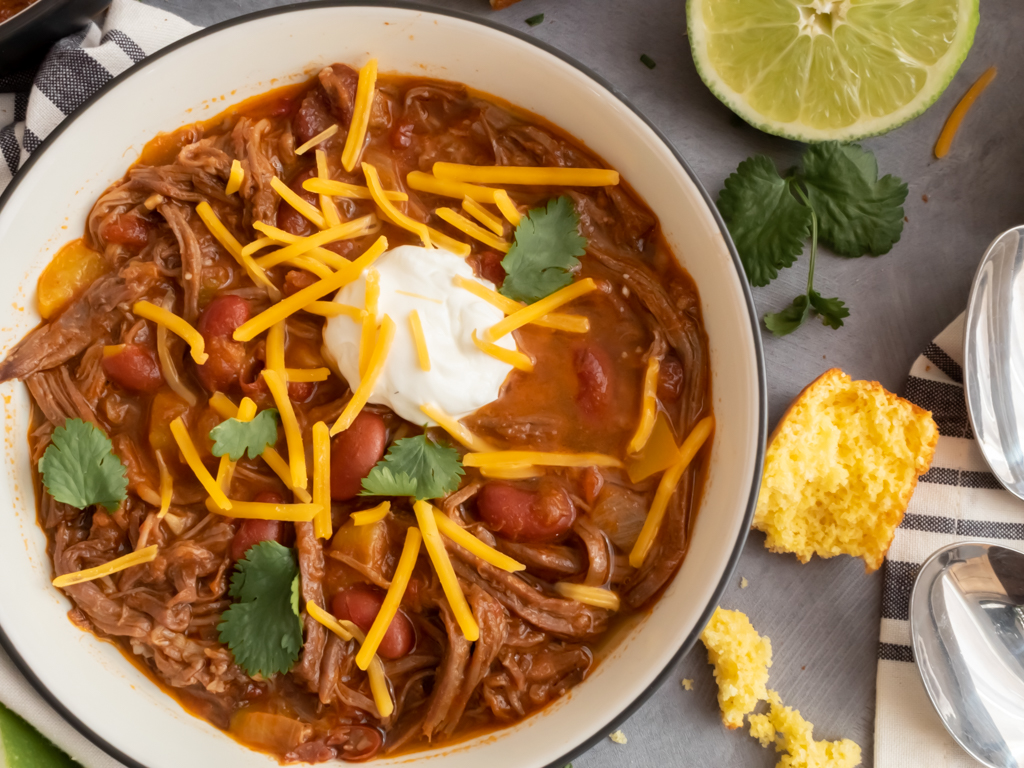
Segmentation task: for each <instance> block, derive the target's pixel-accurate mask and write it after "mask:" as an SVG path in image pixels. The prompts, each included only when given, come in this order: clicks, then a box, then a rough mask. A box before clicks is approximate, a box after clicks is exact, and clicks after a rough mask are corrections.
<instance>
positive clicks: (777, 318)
mask: <svg viewBox="0 0 1024 768" xmlns="http://www.w3.org/2000/svg"><path fill="white" fill-rule="evenodd" d="M807 311H808V302H807V294H806V293H805V294H801V295H800V296H797V297H796V298H795V299H793V303H792V304H791V305H789V306H788V307H786V308H785V309H784V310H782V311H781V312H775V313H773V314H770V315H765V316H764V324H765V325H766V326H767V327H768V330H769V331H771V332H772V333H774V334H775V335H776V336H787V335H789V334H791V333H792V332H793V331H795V330H796V329H797V328H799V327H800V326H801V325H803V322H804V320H806V319H807Z"/></svg>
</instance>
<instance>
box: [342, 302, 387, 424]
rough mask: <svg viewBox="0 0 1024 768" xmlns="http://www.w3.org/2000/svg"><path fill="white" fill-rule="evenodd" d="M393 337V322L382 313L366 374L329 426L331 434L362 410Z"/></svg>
mask: <svg viewBox="0 0 1024 768" xmlns="http://www.w3.org/2000/svg"><path fill="white" fill-rule="evenodd" d="M394 338H395V323H394V321H393V320H392V319H391V318H390V317H389V316H388V315H384V319H383V320H382V321H381V324H380V330H379V331H378V332H377V344H376V346H375V347H374V350H373V354H372V355H370V363H369V365H368V366H367V368H366V376H364V377H363V378H362V381H360V382H359V386H358V387H356V391H355V392H353V393H352V399H351V400H349V401H348V403H347V404H346V405H345V410H343V411H342V412H341V415H340V416H339V417H338V420H337V421H336V422H334V426H333V427H331V435H336V434H338V433H339V432H344V431H345V430H346V429H348V428H349V427H350V426H352V422H353V421H355V418H356V416H358V415H359V412H360V411H361V410H363V406H364V405H366V402H367V401H368V400H369V399H370V393H371V392H373V388H374V386H376V384H377V379H378V378H380V373H381V371H382V370H384V361H385V360H386V359H387V357H388V352H390V351H391V342H392V341H394Z"/></svg>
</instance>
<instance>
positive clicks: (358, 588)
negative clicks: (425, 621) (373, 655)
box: [331, 584, 416, 659]
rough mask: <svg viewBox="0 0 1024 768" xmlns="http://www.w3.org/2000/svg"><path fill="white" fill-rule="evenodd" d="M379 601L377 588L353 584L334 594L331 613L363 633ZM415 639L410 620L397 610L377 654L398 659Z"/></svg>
mask: <svg viewBox="0 0 1024 768" xmlns="http://www.w3.org/2000/svg"><path fill="white" fill-rule="evenodd" d="M383 603H384V596H383V595H382V594H380V592H379V591H378V590H377V589H375V588H373V587H370V586H368V585H365V584H356V585H354V586H351V587H348V588H347V589H343V590H341V591H340V592H338V593H337V594H335V595H334V599H333V600H332V601H331V612H332V613H333V614H334V615H335V616H337V617H338V618H339V619H345V620H347V621H351V622H352V623H353V624H355V625H356V626H357V627H359V628H360V629H361V630H363V632H369V631H370V627H372V626H373V621H374V619H376V618H377V614H378V613H380V607H381V605H383ZM415 641H416V632H415V630H414V629H413V627H412V622H411V621H409V619H408V617H407V616H406V615H405V614H404V613H402V611H401V610H399V611H398V613H396V614H395V618H393V619H392V620H391V624H390V625H388V629H387V632H385V633H384V637H383V639H382V640H381V641H380V646H379V647H378V648H377V653H379V654H380V655H381V657H383V658H385V659H400V658H401V657H402V656H405V654H407V653H408V652H409V651H411V650H412V647H413V644H414V643H415Z"/></svg>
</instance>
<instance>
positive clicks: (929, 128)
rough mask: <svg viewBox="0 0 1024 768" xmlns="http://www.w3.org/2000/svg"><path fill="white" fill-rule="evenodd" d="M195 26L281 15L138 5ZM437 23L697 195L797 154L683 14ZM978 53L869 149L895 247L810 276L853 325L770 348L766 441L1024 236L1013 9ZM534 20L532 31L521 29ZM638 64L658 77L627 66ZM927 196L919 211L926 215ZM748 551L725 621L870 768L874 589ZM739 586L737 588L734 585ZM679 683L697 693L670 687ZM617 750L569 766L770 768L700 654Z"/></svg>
mask: <svg viewBox="0 0 1024 768" xmlns="http://www.w3.org/2000/svg"><path fill="white" fill-rule="evenodd" d="M146 1H147V2H149V3H151V4H153V5H159V6H161V7H164V8H166V9H168V10H171V11H173V12H175V13H178V14H180V15H182V16H184V17H186V18H188V19H189V20H191V21H193V22H195V23H197V24H204V25H205V24H210V23H213V22H216V21H221V20H224V19H228V18H231V17H234V16H238V15H240V14H243V13H247V12H250V11H254V10H259V9H262V8H266V7H270V6H274V5H281V4H284V3H280V2H275V0H217V1H216V2H213V1H212V0H146ZM427 5H434V6H436V7H439V8H449V9H455V10H460V11H465V12H469V13H474V14H477V15H479V16H481V17H482V18H487V19H489V20H492V21H496V22H498V23H500V24H504V25H507V26H508V27H510V28H512V29H517V30H520V31H525V32H528V33H529V34H531V35H534V36H536V37H537V38H538V39H540V40H544V41H546V42H548V43H551V44H553V45H555V46H557V47H558V48H560V49H561V50H563V51H565V52H566V53H568V54H569V55H571V56H573V57H575V58H576V59H578V60H579V61H580V62H582V63H583V64H585V65H587V66H589V67H591V68H593V69H594V70H596V71H597V72H598V73H600V74H601V75H603V76H604V77H605V78H607V79H608V80H610V81H611V82H612V83H613V84H614V85H615V86H616V87H617V88H619V89H620V90H621V91H622V92H623V93H625V94H626V95H627V96H628V97H629V98H630V99H631V100H632V101H633V102H634V104H636V105H637V107H639V109H640V110H642V111H643V112H644V113H645V114H646V115H647V116H648V117H649V118H650V119H651V120H653V121H654V122H655V123H656V124H657V125H658V126H659V127H660V128H661V129H662V130H663V131H664V132H665V133H666V134H667V135H668V136H669V138H670V139H671V140H672V141H673V142H674V144H675V145H676V147H678V149H679V150H680V151H681V152H682V154H683V156H684V157H685V158H686V159H687V160H688V161H689V163H690V164H691V165H692V166H693V168H694V169H695V171H696V172H697V175H698V176H699V177H700V179H701V181H702V182H703V183H704V185H705V186H706V187H707V188H708V190H709V191H711V193H712V195H717V192H718V190H719V189H721V186H722V181H723V180H724V179H725V177H726V176H728V175H729V173H731V172H732V170H733V169H734V168H735V167H736V166H737V164H738V163H739V162H740V161H742V160H743V159H744V158H746V157H747V156H748V155H751V154H755V153H766V154H768V155H770V156H771V157H773V158H774V159H775V160H776V162H777V164H778V165H779V167H780V168H783V169H784V168H786V167H787V166H789V165H791V164H792V163H793V162H794V161H795V160H796V159H797V157H798V156H799V154H800V149H801V148H800V145H798V144H795V143H792V142H788V141H785V140H782V139H777V138H774V137H772V136H768V135H766V134H762V133H760V132H758V131H757V130H755V129H753V128H750V127H749V126H746V125H745V124H743V123H742V122H741V121H739V120H737V119H736V118H734V117H733V116H732V114H731V113H730V112H729V110H728V109H726V108H725V107H724V106H722V105H721V104H720V103H719V102H718V101H717V100H716V99H715V97H714V96H713V95H712V94H711V93H710V92H709V91H708V90H707V89H706V88H705V87H704V85H703V83H702V82H701V80H700V78H699V77H698V76H697V72H696V70H695V69H694V66H693V61H692V59H691V57H690V50H689V45H688V42H687V39H686V18H685V7H684V2H683V0H629V1H627V0H523V1H522V2H520V3H519V4H517V5H514V6H512V7H511V8H508V9H506V10H503V11H500V12H492V11H491V10H490V9H489V7H488V4H487V2H486V0H437V1H436V2H432V3H431V2H428V3H427ZM981 5H982V7H981V13H982V19H981V24H980V26H979V28H978V34H977V38H976V41H975V44H974V48H973V50H972V51H971V53H970V55H969V57H968V58H967V61H966V62H965V63H964V65H963V67H962V69H961V71H960V73H959V74H958V75H957V76H956V78H955V79H954V80H953V82H952V84H951V86H950V87H949V89H948V90H947V92H946V93H945V94H944V95H943V96H942V97H941V98H940V99H939V100H938V102H937V103H936V104H935V105H934V106H933V107H932V108H931V109H930V110H929V111H928V112H927V113H925V114H924V115H923V116H921V117H919V118H918V119H916V120H914V121H912V122H910V123H909V124H907V125H905V126H903V127H901V128H899V129H897V130H895V131H893V132H891V133H890V134H888V135H886V136H882V137H878V138H874V139H870V140H868V141H866V142H865V145H866V146H868V147H869V148H870V149H871V150H872V151H874V152H875V154H876V155H877V157H878V162H879V167H880V168H881V170H882V173H894V174H896V175H898V176H900V177H902V178H903V179H904V180H905V181H907V182H908V183H909V185H910V195H909V197H908V200H907V204H906V215H907V218H908V222H907V224H906V227H905V229H904V233H903V238H902V240H901V241H900V242H899V243H898V244H897V245H896V247H895V248H894V249H893V251H892V252H891V253H889V254H888V255H886V256H882V257H880V258H877V259H873V258H869V257H865V258H862V259H852V260H848V259H841V258H836V257H833V256H830V255H827V254H825V255H823V256H822V257H821V258H820V259H819V260H818V266H817V269H816V275H815V287H816V288H817V290H818V291H819V292H820V293H821V294H822V295H825V296H839V297H841V298H842V299H844V300H845V301H846V302H847V304H848V305H849V307H850V310H851V316H850V318H849V319H848V320H847V323H846V326H845V327H844V328H842V329H841V330H839V331H833V330H831V329H829V328H825V327H824V326H822V325H821V324H820V323H817V322H815V323H814V324H812V325H809V326H807V327H804V328H801V329H800V330H799V331H797V332H796V333H794V334H793V335H791V336H789V337H787V338H785V339H775V338H772V337H771V335H770V334H768V335H767V336H766V337H765V353H766V357H767V367H768V397H769V403H770V408H771V412H770V416H769V424H770V426H771V425H774V423H775V421H776V420H777V419H778V418H779V416H780V415H781V414H782V412H783V410H784V409H785V407H786V405H787V404H788V403H789V401H790V400H791V399H792V398H793V397H794V396H795V395H796V394H797V393H798V392H799V391H800V389H801V388H802V387H803V386H804V385H805V384H807V383H808V382H809V381H810V380H811V379H813V378H814V377H815V376H817V375H818V374H819V373H821V371H822V370H824V369H825V368H827V367H829V366H839V367H841V368H843V369H844V370H846V371H847V372H848V373H850V374H851V375H853V376H855V377H857V378H869V379H877V380H878V381H880V382H882V384H884V385H885V386H886V387H888V388H890V389H892V390H895V391H897V392H898V391H900V390H901V388H902V386H903V383H904V381H905V379H906V376H907V372H908V371H909V369H910V366H911V363H912V362H913V360H914V358H915V357H916V356H917V355H918V354H919V353H920V352H921V350H923V349H924V347H925V346H926V345H927V343H928V342H929V341H930V340H931V339H932V338H933V337H934V336H935V335H936V334H938V332H939V331H941V330H942V329H943V328H944V327H945V326H946V325H947V324H948V323H949V322H950V321H951V320H952V319H953V318H954V317H956V315H957V314H959V313H960V312H961V311H962V310H963V308H964V306H965V304H966V300H967V293H968V290H969V287H970V281H971V278H972V276H973V273H974V269H975V266H976V265H977V263H978V260H979V259H980V258H981V254H982V253H983V251H984V249H985V246H986V245H987V244H988V243H989V241H990V240H992V238H993V237H994V236H995V235H996V234H997V233H999V232H1001V231H1002V230H1004V229H1007V228H1009V227H1011V226H1014V225H1017V224H1021V223H1024V195H1022V194H1021V192H1020V185H1019V181H1018V179H1019V177H1020V176H1021V174H1022V173H1024V134H1022V132H1021V129H1020V124H1021V121H1022V118H1024V88H1022V86H1021V80H1022V78H1024V48H1022V47H1021V44H1020V40H1021V39H1024V10H1022V8H1021V7H1020V3H1019V0H982V3H981ZM541 12H543V13H544V14H545V21H544V23H543V24H541V25H540V26H537V27H534V28H530V27H528V26H527V25H526V24H525V23H524V20H525V19H526V18H528V17H530V16H533V15H534V14H537V13H541ZM643 53H646V54H647V55H649V56H650V57H651V58H653V59H654V60H655V61H656V62H657V67H656V68H655V69H653V70H649V69H647V68H646V67H645V66H644V65H643V64H641V63H640V61H639V57H640V55H641V54H643ZM993 64H995V65H998V67H999V76H998V78H997V79H996V81H995V82H994V83H993V85H992V86H991V87H990V88H989V90H988V91H987V92H986V93H985V94H984V97H983V98H982V99H981V100H980V102H979V103H978V104H977V105H976V106H975V108H974V110H973V111H972V112H971V113H970V115H969V117H968V119H967V121H966V122H965V124H964V126H963V128H962V130H961V132H960V134H959V136H958V137H957V140H956V142H955V144H954V146H953V151H952V152H951V153H950V155H949V156H948V157H947V158H945V159H944V160H941V161H938V160H936V159H935V158H934V157H933V155H932V151H931V150H932V146H933V144H934V142H935V139H936V137H937V136H938V133H939V131H940V129H941V128H942V124H943V122H944V121H945V119H946V116H947V115H948V114H949V112H950V110H951V109H952V108H953V105H954V104H955V103H956V102H957V100H958V99H959V98H960V96H961V95H962V94H963V93H964V91H965V90H966V89H967V88H968V86H969V85H970V84H971V83H972V82H973V81H974V80H975V79H976V78H977V77H978V76H979V75H980V74H981V73H982V72H983V71H984V70H985V69H987V68H988V67H989V66H990V65H993ZM924 196H927V202H925V200H924V199H923V198H924ZM806 269H807V263H806V259H804V260H802V261H801V262H799V263H798V264H797V265H796V266H794V267H793V268H791V269H788V270H785V271H784V273H783V274H782V276H781V277H780V278H779V279H778V280H777V281H775V283H773V284H772V285H771V286H769V287H767V288H758V289H755V290H754V297H755V299H756V301H757V305H758V309H759V310H760V312H761V313H762V314H764V313H765V312H769V311H777V310H778V309H781V308H783V307H784V306H786V305H788V304H789V302H790V301H791V300H792V298H793V297H794V296H796V295H797V294H798V293H800V292H801V291H802V290H803V285H804V284H805V281H806ZM763 544H764V540H763V537H762V536H761V535H760V534H757V533H754V534H752V535H751V537H750V539H749V541H748V543H747V546H746V550H745V552H744V554H743V559H742V560H741V562H740V565H739V570H738V572H737V578H736V582H737V583H735V584H734V585H733V586H732V588H730V590H729V591H728V592H727V594H726V595H725V597H724V598H723V601H722V602H723V605H725V606H726V607H730V608H738V609H741V610H743V611H745V612H747V614H748V615H749V616H750V617H751V619H752V621H753V622H754V625H755V626H756V627H757V628H758V629H759V630H760V631H761V632H762V633H764V634H767V635H769V636H770V637H771V639H772V644H773V647H774V649H775V665H774V666H773V668H772V676H771V686H772V687H773V688H776V689H777V690H778V691H779V692H780V693H781V694H782V696H783V699H784V700H785V701H786V702H787V703H788V704H790V705H793V706H795V707H797V708H798V709H800V710H801V711H802V712H803V714H804V715H805V716H806V717H807V718H808V719H809V720H810V721H811V722H813V723H814V724H815V725H816V729H815V736H816V737H817V738H819V739H820V738H830V739H831V738H838V737H849V738H852V739H854V740H855V741H857V743H859V744H860V745H861V746H862V747H863V748H864V753H865V760H864V765H865V766H871V765H872V764H873V760H872V752H873V731H874V713H875V668H876V664H875V656H876V647H877V643H878V623H879V615H880V608H881V590H882V579H881V574H880V573H876V574H874V575H871V576H867V575H865V573H864V569H863V567H862V566H861V564H860V561H856V562H853V561H851V560H849V559H848V558H842V559H834V560H829V561H820V560H819V561H815V562H812V563H810V564H808V565H800V564H799V563H797V562H796V561H795V560H794V559H793V558H791V557H784V556H780V555H772V554H769V553H768V552H767V551H766V550H765V549H764V546H763ZM740 576H743V577H745V578H747V579H748V580H749V587H748V588H747V589H744V590H741V589H740V588H739V584H738V581H739V577H740ZM684 677H685V678H692V679H693V681H694V687H693V690H692V691H684V690H683V689H682V687H681V686H680V684H679V682H680V680H681V679H682V678H684ZM623 731H624V732H625V734H626V736H627V738H628V740H629V741H628V744H626V745H618V744H614V743H612V742H611V741H608V740H606V741H604V742H602V743H600V744H599V745H598V746H596V747H595V748H594V749H592V750H591V751H590V752H589V753H587V754H586V755H584V756H582V757H580V758H578V759H576V760H575V761H574V765H575V766H576V768H612V767H613V766H614V767H616V768H618V767H620V766H651V767H652V768H653V767H655V766H693V767H694V768H705V767H708V768H710V767H712V766H715V767H718V766H744V767H746V766H751V767H752V768H761V766H764V767H765V768H767V766H771V765H774V764H775V760H776V758H775V755H774V753H773V752H771V751H770V750H765V749H762V748H761V747H760V746H759V745H758V744H757V742H756V741H754V740H753V739H751V738H750V737H749V736H747V735H746V734H744V733H741V732H729V731H726V730H725V729H724V728H723V727H722V725H721V724H720V722H719V720H718V713H717V709H716V705H715V685H714V680H713V679H712V677H711V672H710V667H709V666H708V664H707V657H706V654H705V652H704V649H703V647H702V646H700V645H698V646H697V647H696V648H695V649H694V650H693V651H691V652H690V653H689V654H688V655H687V657H686V658H685V659H683V661H682V662H681V663H680V664H679V666H678V669H676V670H675V673H674V674H673V675H672V676H671V677H670V678H669V682H667V683H666V684H665V685H664V686H663V687H662V689H661V690H659V691H658V692H657V694H655V695H654V696H653V697H652V698H651V699H650V700H649V701H648V702H647V703H646V704H645V705H644V706H643V707H642V708H641V709H640V710H639V711H638V712H637V713H636V714H635V715H634V716H633V717H632V718H631V719H630V720H629V721H628V722H627V723H626V724H625V726H624V727H623Z"/></svg>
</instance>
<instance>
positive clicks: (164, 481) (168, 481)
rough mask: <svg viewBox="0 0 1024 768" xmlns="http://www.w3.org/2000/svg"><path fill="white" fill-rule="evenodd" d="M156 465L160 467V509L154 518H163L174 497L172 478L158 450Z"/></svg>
mask: <svg viewBox="0 0 1024 768" xmlns="http://www.w3.org/2000/svg"><path fill="white" fill-rule="evenodd" d="M156 465H157V467H158V468H159V469H160V511H159V512H157V513H156V519H157V520H163V519H164V518H165V517H167V512H168V511H169V510H170V508H171V500H172V499H173V498H174V478H173V477H172V476H171V473H170V472H169V471H168V470H167V462H166V461H164V455H163V454H162V453H161V452H160V451H157V452H156Z"/></svg>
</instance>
